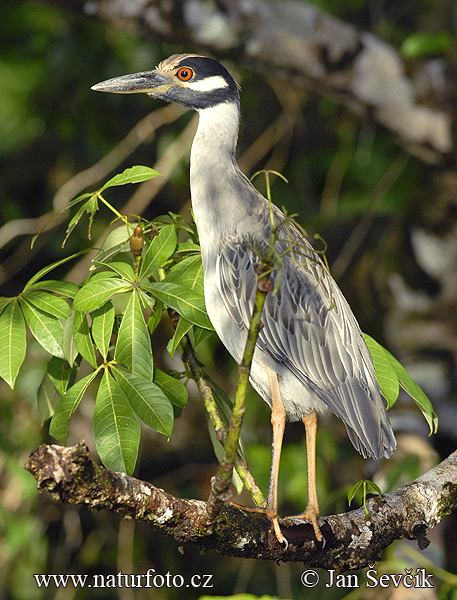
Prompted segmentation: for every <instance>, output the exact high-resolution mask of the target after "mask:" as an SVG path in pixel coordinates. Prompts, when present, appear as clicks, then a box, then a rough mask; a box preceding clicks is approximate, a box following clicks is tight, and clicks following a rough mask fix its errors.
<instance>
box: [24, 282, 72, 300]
mask: <svg viewBox="0 0 457 600" xmlns="http://www.w3.org/2000/svg"><path fill="white" fill-rule="evenodd" d="M27 289H29V290H45V291H46V292H54V293H55V294H59V295H60V296H63V297H64V298H74V297H75V296H76V294H77V293H78V290H79V285H78V284H76V283H73V282H71V281H57V280H54V279H42V280H41V281H37V282H36V283H32V285H29V286H28V288H27Z"/></svg>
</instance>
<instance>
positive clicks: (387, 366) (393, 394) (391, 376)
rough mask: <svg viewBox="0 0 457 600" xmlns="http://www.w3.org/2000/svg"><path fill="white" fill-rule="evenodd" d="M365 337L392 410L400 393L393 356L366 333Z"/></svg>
mask: <svg viewBox="0 0 457 600" xmlns="http://www.w3.org/2000/svg"><path fill="white" fill-rule="evenodd" d="M363 337H364V338H365V342H366V344H367V346H368V350H369V351H370V354H371V356H372V358H373V361H374V365H375V368H376V379H377V381H378V383H379V386H380V388H381V391H382V395H383V396H384V398H385V399H386V400H387V406H388V407H389V408H390V407H391V406H392V405H393V404H395V402H396V400H397V398H398V394H399V392H400V387H399V383H398V376H397V374H396V372H395V369H394V368H393V366H392V364H391V361H390V356H392V355H391V354H390V353H389V352H388V351H387V350H386V349H385V348H384V347H383V346H381V344H378V342H377V341H376V340H374V339H373V338H372V337H370V336H369V335H367V334H366V333H364V334H363Z"/></svg>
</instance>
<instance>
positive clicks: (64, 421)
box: [49, 370, 98, 444]
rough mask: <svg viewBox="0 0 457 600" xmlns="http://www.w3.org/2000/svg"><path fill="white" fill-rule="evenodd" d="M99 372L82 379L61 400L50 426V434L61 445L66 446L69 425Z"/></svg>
mask: <svg viewBox="0 0 457 600" xmlns="http://www.w3.org/2000/svg"><path fill="white" fill-rule="evenodd" d="M97 373H98V370H96V371H93V372H92V373H90V374H89V375H86V377H83V378H82V379H80V380H79V381H78V382H77V383H75V384H74V385H73V386H72V387H71V388H69V389H68V390H67V391H66V392H65V394H64V395H63V396H62V398H61V399H60V402H59V403H58V404H57V406H56V407H55V410H54V415H53V416H52V419H51V423H50V425H49V433H50V435H52V436H53V437H55V438H56V440H58V441H59V442H60V443H61V444H66V442H67V438H68V424H69V422H70V418H71V415H72V414H73V413H74V412H75V410H76V409H77V408H78V405H79V403H80V402H81V400H82V397H83V396H84V394H85V393H86V390H87V388H88V387H89V385H90V384H91V383H92V381H93V380H94V379H95V377H96V375H97Z"/></svg>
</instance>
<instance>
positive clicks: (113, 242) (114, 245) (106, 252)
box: [94, 225, 130, 263]
mask: <svg viewBox="0 0 457 600" xmlns="http://www.w3.org/2000/svg"><path fill="white" fill-rule="evenodd" d="M129 238H130V231H129V229H128V227H126V226H125V225H121V226H120V227H116V228H115V229H113V230H112V231H110V232H109V233H108V235H107V236H106V238H105V239H104V240H103V243H102V245H101V247H100V249H99V251H98V252H97V255H96V256H95V258H94V262H97V263H105V262H107V261H109V260H110V258H112V257H113V256H115V255H116V254H119V253H120V252H124V251H128V250H129Z"/></svg>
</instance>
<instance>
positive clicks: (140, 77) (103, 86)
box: [91, 70, 174, 96]
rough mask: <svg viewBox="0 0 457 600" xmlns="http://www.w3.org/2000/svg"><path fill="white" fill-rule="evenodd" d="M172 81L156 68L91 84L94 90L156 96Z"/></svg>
mask: <svg viewBox="0 0 457 600" xmlns="http://www.w3.org/2000/svg"><path fill="white" fill-rule="evenodd" d="M172 85H174V83H173V82H172V81H170V80H169V79H168V78H167V77H166V76H165V75H163V74H162V73H160V72H159V71H157V70H154V71H143V72H141V73H133V74H131V75H122V76H121V77H115V78H114V79H108V80H107V81H102V82H101V83H97V84H96V85H93V86H92V88H91V89H92V90H94V91H96V92H112V93H114V94H136V93H140V92H143V93H146V94H151V95H152V96H156V95H159V94H163V93H165V92H166V91H167V90H168V89H169V88H170V87H171V86H172Z"/></svg>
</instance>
